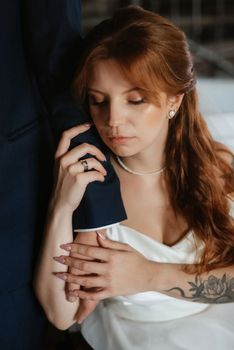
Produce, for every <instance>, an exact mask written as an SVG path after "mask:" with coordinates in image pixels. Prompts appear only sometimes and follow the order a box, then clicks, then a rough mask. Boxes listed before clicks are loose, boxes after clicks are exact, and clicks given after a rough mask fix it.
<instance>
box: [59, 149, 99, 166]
mask: <svg viewBox="0 0 234 350" xmlns="http://www.w3.org/2000/svg"><path fill="white" fill-rule="evenodd" d="M87 153H88V154H91V155H93V156H95V157H97V159H99V160H100V161H105V160H106V157H105V155H104V154H103V153H102V152H101V151H100V149H98V148H97V147H96V146H93V145H91V144H89V143H82V144H81V145H79V146H76V147H74V148H73V149H71V150H70V151H69V152H67V153H65V154H64V155H63V156H62V157H61V158H60V164H61V166H62V167H63V168H66V167H67V166H69V165H71V164H74V163H76V162H77V161H78V160H79V159H80V158H82V157H84V156H85V155H86V154H87Z"/></svg>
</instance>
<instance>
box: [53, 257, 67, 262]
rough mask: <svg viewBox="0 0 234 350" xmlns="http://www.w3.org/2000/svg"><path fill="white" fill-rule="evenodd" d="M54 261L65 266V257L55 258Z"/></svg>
mask: <svg viewBox="0 0 234 350" xmlns="http://www.w3.org/2000/svg"><path fill="white" fill-rule="evenodd" d="M53 259H54V260H55V261H58V262H60V263H61V264H65V259H64V257H63V256H54V257H53Z"/></svg>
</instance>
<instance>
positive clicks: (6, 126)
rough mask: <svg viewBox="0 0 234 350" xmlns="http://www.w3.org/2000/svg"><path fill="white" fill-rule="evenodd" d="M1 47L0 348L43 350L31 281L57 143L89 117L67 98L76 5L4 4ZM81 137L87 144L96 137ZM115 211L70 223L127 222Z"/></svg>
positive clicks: (76, 49)
mask: <svg viewBox="0 0 234 350" xmlns="http://www.w3.org/2000/svg"><path fill="white" fill-rule="evenodd" d="M0 45H1V56H0V60H1V65H0V77H1V80H0V91H1V94H0V164H1V171H0V209H1V211H0V212H1V218H0V239H1V266H0V271H1V283H0V294H1V298H0V313H1V321H0V347H1V349H2V350H14V349H15V350H16V349H17V350H28V349H30V350H32V349H34V350H35V349H42V348H43V347H42V345H41V340H42V339H43V331H44V327H45V322H46V321H45V317H44V314H43V312H42V310H41V308H40V306H39V305H38V303H37V301H36V299H35V297H34V294H33V290H32V276H33V271H34V267H35V260H36V256H37V253H38V250H39V244H40V241H41V238H42V231H43V225H44V222H45V213H46V207H47V202H48V195H49V192H50V190H51V184H52V176H51V174H52V164H53V152H54V149H55V143H54V140H56V141H57V140H58V138H59V135H60V133H61V131H62V130H64V129H67V128H69V127H71V126H73V125H75V124H79V123H82V122H84V121H86V120H87V118H88V117H87V116H84V115H82V112H81V111H80V110H79V109H78V107H77V106H76V105H75V104H74V103H72V102H71V96H70V93H69V90H70V89H69V87H70V83H71V79H72V76H73V74H74V70H75V68H76V65H77V61H78V58H79V55H80V51H81V36H80V1H79V0H11V1H3V2H2V3H1V8H0ZM51 131H52V133H51ZM52 135H53V136H52ZM54 136H55V137H54ZM86 137H87V138H86V139H85V140H86V142H89V140H93V137H95V136H93V135H92V137H91V138H90V137H89V136H88V135H87V136H86ZM79 142H83V141H82V140H79ZM98 142H99V141H98ZM98 142H97V144H98ZM111 171H112V170H111ZM111 171H110V172H111ZM113 178H115V176H114V175H113V173H112V180H113ZM107 181H108V180H107ZM113 186H114V188H117V187H118V181H115V180H114V181H113ZM116 186H117V187H116ZM111 188H113V187H112V186H111ZM91 191H92V188H91V189H90V191H89V192H90V193H91ZM114 192H115V190H114ZM101 193H102V189H101V190H100V195H101ZM107 193H108V191H107ZM116 193H117V194H116V198H117V199H118V200H120V195H119V190H118V189H117V190H116ZM87 200H88V199H86V201H87ZM84 203H85V201H84ZM98 204H99V203H98ZM103 206H105V199H104V201H103ZM117 207H118V206H117ZM82 210H85V204H83V206H82ZM103 212H105V210H104V211H103ZM115 214H116V213H114V212H112V213H109V217H108V218H104V217H103V216H102V215H98V222H96V221H95V220H94V221H93V222H92V223H91V224H90V225H89V223H88V221H87V220H86V221H85V222H83V223H82V222H81V219H82V217H83V216H82V212H81V211H79V214H77V215H79V217H78V219H77V220H76V216H75V217H74V220H75V221H77V222H79V225H80V227H79V228H80V229H82V228H83V229H85V228H87V229H89V228H94V227H95V226H105V225H106V224H109V223H111V222H112V220H113V222H116V221H120V220H122V219H124V216H125V214H124V209H123V210H122V211H119V212H118V213H117V216H116V217H111V216H112V215H114V216H115ZM86 217H89V216H88V215H86ZM100 218H101V219H100Z"/></svg>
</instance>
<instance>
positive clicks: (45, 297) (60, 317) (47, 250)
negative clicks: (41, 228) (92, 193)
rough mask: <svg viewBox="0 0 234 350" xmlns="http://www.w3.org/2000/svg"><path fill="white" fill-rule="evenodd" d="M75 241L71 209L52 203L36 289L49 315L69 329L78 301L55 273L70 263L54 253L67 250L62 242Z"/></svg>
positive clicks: (58, 326)
mask: <svg viewBox="0 0 234 350" xmlns="http://www.w3.org/2000/svg"><path fill="white" fill-rule="evenodd" d="M72 241H73V234H72V213H71V212H70V211H69V210H66V209H65V208H63V209H62V208H61V209H55V208H53V206H52V205H51V206H50V209H49V212H48V220H47V225H46V229H45V238H44V243H43V246H42V249H41V255H40V258H39V261H38V268H37V272H36V278H35V291H36V294H37V297H38V299H39V301H40V303H41V305H42V307H43V308H44V310H45V313H46V315H47V317H48V319H49V320H50V322H51V323H53V324H54V325H55V326H56V327H57V328H59V329H67V328H68V327H69V326H71V325H72V324H73V323H74V322H75V319H74V317H75V313H76V311H77V308H78V301H77V302H75V303H70V302H68V301H67V300H66V297H65V282H64V281H62V280H60V279H58V278H56V276H55V275H54V274H53V273H54V272H61V271H64V272H65V271H67V267H66V266H65V265H61V264H59V263H58V262H56V261H55V260H54V259H53V257H55V256H60V255H61V254H64V250H62V249H61V248H60V245H61V244H65V243H68V242H72Z"/></svg>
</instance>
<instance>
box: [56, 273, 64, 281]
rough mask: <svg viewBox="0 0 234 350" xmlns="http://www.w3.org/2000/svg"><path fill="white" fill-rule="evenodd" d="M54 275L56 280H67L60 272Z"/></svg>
mask: <svg viewBox="0 0 234 350" xmlns="http://www.w3.org/2000/svg"><path fill="white" fill-rule="evenodd" d="M54 275H55V276H56V277H58V278H60V279H61V280H63V281H66V280H67V275H65V274H64V273H60V272H54Z"/></svg>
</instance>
